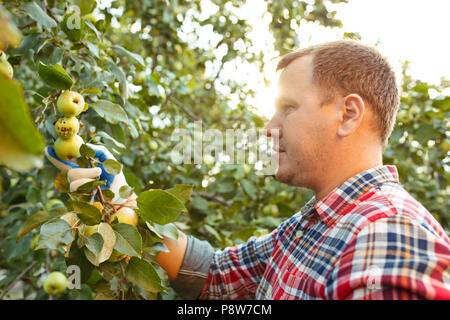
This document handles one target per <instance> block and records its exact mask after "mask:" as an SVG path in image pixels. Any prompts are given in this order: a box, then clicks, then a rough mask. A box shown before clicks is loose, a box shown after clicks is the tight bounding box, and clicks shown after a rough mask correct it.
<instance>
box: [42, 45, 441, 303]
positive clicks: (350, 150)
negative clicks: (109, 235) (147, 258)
mask: <svg viewBox="0 0 450 320" xmlns="http://www.w3.org/2000/svg"><path fill="white" fill-rule="evenodd" d="M278 70H281V71H282V72H281V75H280V79H279V97H278V99H277V102H276V113H275V114H274V116H273V118H272V119H271V120H270V122H269V123H268V124H267V126H266V132H267V135H268V136H269V137H273V138H275V141H276V145H275V150H276V151H277V152H278V156H279V166H278V170H277V173H276V177H277V179H278V180H280V181H282V182H284V183H287V184H290V185H295V186H302V187H307V188H310V189H312V190H313V191H314V192H315V197H314V198H313V199H311V200H310V201H309V202H308V203H307V204H306V205H305V206H304V207H303V208H302V209H301V211H300V212H298V213H297V214H295V215H294V216H292V217H291V218H290V219H288V220H286V221H284V222H283V223H282V224H281V225H280V226H279V227H278V228H276V229H275V230H273V231H272V232H271V233H270V234H268V235H265V236H262V237H258V238H257V237H251V238H250V239H249V240H248V241H247V242H246V243H244V244H241V245H238V246H234V247H229V248H225V249H224V250H223V251H217V252H214V250H213V249H212V247H211V246H210V245H209V244H208V243H207V242H205V241H200V240H198V239H195V238H194V237H191V236H190V237H186V236H185V235H184V234H183V235H182V237H180V238H179V239H178V241H175V240H170V239H166V240H165V244H166V245H167V247H168V248H169V252H164V253H161V254H159V256H158V257H157V262H158V263H159V264H160V265H161V266H162V267H163V268H164V269H165V270H166V271H167V272H168V274H169V279H170V280H172V282H171V283H172V286H173V287H174V288H175V290H176V291H177V292H178V293H179V294H180V295H181V296H182V297H184V298H191V299H195V298H201V299H450V239H449V238H448V236H447V235H446V233H445V232H444V230H443V229H442V227H441V226H440V225H439V224H438V222H437V221H436V220H435V219H434V218H433V216H432V215H431V214H430V213H429V212H428V211H427V210H426V209H425V208H424V207H423V206H422V205H421V204H420V203H418V202H417V201H416V200H414V199H413V198H412V197H411V196H410V195H409V194H408V193H407V192H406V191H405V190H404V189H403V188H402V187H401V186H400V184H399V182H398V174H397V170H396V168H395V167H394V166H383V164H382V153H383V150H384V147H385V146H386V143H387V140H388V137H389V135H390V134H391V132H392V128H393V125H394V121H395V116H396V112H397V109H398V90H397V86H396V81H395V75H394V72H393V71H392V68H391V67H390V66H389V64H388V62H387V61H386V60H385V58H383V57H382V56H381V55H380V54H379V53H378V52H377V51H376V50H375V49H373V48H371V47H367V46H364V45H362V44H360V43H358V42H354V41H337V42H331V43H325V44H321V45H317V46H313V47H310V48H307V49H303V50H299V51H296V52H292V53H290V54H287V55H286V56H284V57H283V58H282V59H281V61H280V62H279V64H278ZM277 141H278V142H277ZM47 155H48V156H49V159H50V160H51V161H52V162H53V163H57V161H56V160H55V158H54V156H52V155H49V154H48V152H47ZM72 170H81V169H72ZM83 170H86V169H83ZM92 170H93V169H92ZM97 170H99V169H97ZM72 172H74V171H72ZM99 174H100V171H98V172H96V173H94V174H91V176H89V177H88V179H91V178H94V177H96V176H98V175H99ZM85 181H87V180H83V181H80V182H77V181H76V179H75V180H74V181H72V184H74V188H76V184H77V183H81V182H85ZM128 201H130V202H132V201H133V199H128Z"/></svg>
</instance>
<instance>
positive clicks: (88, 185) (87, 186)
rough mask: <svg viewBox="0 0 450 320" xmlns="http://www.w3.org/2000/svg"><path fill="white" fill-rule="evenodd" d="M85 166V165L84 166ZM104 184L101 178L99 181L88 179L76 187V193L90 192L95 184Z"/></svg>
mask: <svg viewBox="0 0 450 320" xmlns="http://www.w3.org/2000/svg"><path fill="white" fill-rule="evenodd" d="M86 168H87V167H86ZM105 184H106V181H105V180H101V181H97V180H94V181H89V182H86V183H85V184H82V185H81V186H79V187H78V189H77V191H76V192H77V193H89V192H92V190H94V188H95V187H97V186H103V185H105Z"/></svg>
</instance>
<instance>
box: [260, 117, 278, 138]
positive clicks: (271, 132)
mask: <svg viewBox="0 0 450 320" xmlns="http://www.w3.org/2000/svg"><path fill="white" fill-rule="evenodd" d="M264 134H265V135H266V136H267V137H269V138H274V137H278V138H281V126H280V125H279V124H278V123H277V121H276V119H275V117H273V118H272V119H270V121H269V122H268V123H267V124H266V126H265V127H264Z"/></svg>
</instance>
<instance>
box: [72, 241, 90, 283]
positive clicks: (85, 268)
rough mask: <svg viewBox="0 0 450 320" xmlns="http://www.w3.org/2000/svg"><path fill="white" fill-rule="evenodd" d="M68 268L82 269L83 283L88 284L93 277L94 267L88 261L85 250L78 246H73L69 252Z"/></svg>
mask: <svg viewBox="0 0 450 320" xmlns="http://www.w3.org/2000/svg"><path fill="white" fill-rule="evenodd" d="M66 264H67V266H71V265H75V266H78V267H79V268H80V271H81V282H82V283H84V282H86V281H87V280H88V279H89V277H90V276H91V273H92V270H93V269H94V266H93V265H92V264H91V263H90V262H89V260H87V259H86V256H85V254H84V253H83V250H82V249H80V248H79V247H78V246H76V245H72V246H71V248H70V251H69V257H68V258H67V260H66Z"/></svg>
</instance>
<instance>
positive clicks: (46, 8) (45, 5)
mask: <svg viewBox="0 0 450 320" xmlns="http://www.w3.org/2000/svg"><path fill="white" fill-rule="evenodd" d="M42 6H43V7H44V12H47V13H48V15H49V16H50V17H52V18H53V20H55V21H56V23H58V24H59V21H58V19H56V18H55V16H54V15H53V12H52V10H50V8H49V7H48V5H47V0H42Z"/></svg>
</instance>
